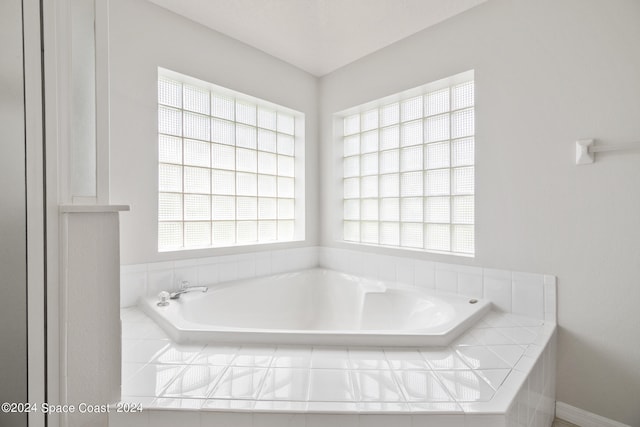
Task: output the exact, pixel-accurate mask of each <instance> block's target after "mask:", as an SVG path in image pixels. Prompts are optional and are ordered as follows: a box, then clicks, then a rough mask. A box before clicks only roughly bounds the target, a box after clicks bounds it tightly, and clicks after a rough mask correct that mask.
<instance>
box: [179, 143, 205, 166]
mask: <svg viewBox="0 0 640 427" xmlns="http://www.w3.org/2000/svg"><path fill="white" fill-rule="evenodd" d="M184 164H185V165H189V166H203V167H207V168H208V167H209V166H210V165H211V143H209V142H202V141H194V140H192V139H185V140H184Z"/></svg>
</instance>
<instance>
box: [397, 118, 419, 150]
mask: <svg viewBox="0 0 640 427" xmlns="http://www.w3.org/2000/svg"><path fill="white" fill-rule="evenodd" d="M418 144H422V120H414V121H412V122H407V123H403V124H402V126H401V128H400V145H402V146H403V147H408V146H410V145H418Z"/></svg>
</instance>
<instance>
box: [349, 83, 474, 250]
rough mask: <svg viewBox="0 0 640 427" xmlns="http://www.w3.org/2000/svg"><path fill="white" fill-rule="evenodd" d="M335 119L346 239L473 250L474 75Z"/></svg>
mask: <svg viewBox="0 0 640 427" xmlns="http://www.w3.org/2000/svg"><path fill="white" fill-rule="evenodd" d="M338 117H339V125H340V127H341V134H342V147H343V153H342V159H343V201H342V202H343V236H344V240H345V241H349V242H356V243H365V244H372V245H381V246H396V247H403V248H413V249H421V250H426V251H433V252H444V253H451V254H461V255H473V254H474V248H475V243H474V222H475V221H474V219H475V215H474V143H475V140H474V81H473V76H472V74H470V73H465V74H463V75H462V77H461V76H455V77H452V78H451V79H447V80H446V81H443V82H436V83H434V84H430V85H427V86H424V87H423V88H419V90H415V89H414V90H412V91H410V92H409V93H407V94H397V95H395V96H394V97H393V98H387V99H384V100H381V101H377V102H375V103H369V104H367V105H364V106H360V107H356V108H355V109H351V110H349V111H347V112H346V113H345V114H342V113H341V114H339V115H338Z"/></svg>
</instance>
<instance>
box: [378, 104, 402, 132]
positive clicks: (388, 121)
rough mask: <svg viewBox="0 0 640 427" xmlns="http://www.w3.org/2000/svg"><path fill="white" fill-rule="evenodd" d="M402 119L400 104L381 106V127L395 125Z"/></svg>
mask: <svg viewBox="0 0 640 427" xmlns="http://www.w3.org/2000/svg"><path fill="white" fill-rule="evenodd" d="M399 121H400V104H398V103H397V102H396V103H393V104H389V105H385V106H384V107H381V108H380V127H383V126H389V125H395V124H396V123H398V122H399Z"/></svg>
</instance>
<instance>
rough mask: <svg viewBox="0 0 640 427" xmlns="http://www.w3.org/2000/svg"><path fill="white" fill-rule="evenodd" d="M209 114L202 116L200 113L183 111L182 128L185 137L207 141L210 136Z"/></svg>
mask: <svg viewBox="0 0 640 427" xmlns="http://www.w3.org/2000/svg"><path fill="white" fill-rule="evenodd" d="M209 131H210V128H209V116H203V115H202V114H196V113H189V112H188V111H185V112H184V130H183V134H184V137H185V138H193V139H200V140H202V141H209V140H210V139H211V136H210V134H209Z"/></svg>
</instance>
